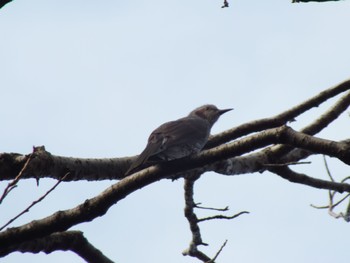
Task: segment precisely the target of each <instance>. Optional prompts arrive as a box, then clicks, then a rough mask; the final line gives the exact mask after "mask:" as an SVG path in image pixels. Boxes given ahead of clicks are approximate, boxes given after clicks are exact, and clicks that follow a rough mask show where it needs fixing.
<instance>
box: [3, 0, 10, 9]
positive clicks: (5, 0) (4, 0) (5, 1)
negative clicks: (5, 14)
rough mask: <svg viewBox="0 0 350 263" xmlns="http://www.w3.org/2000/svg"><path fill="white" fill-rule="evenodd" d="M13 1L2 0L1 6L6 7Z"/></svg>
mask: <svg viewBox="0 0 350 263" xmlns="http://www.w3.org/2000/svg"><path fill="white" fill-rule="evenodd" d="M10 2H12V0H1V1H0V8H2V7H4V6H5V5H6V4H8V3H10Z"/></svg>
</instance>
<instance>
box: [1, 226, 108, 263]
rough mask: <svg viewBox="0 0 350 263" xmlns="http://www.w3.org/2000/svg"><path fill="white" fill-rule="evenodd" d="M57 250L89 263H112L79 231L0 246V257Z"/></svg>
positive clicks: (47, 252)
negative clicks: (71, 253) (16, 252)
mask: <svg viewBox="0 0 350 263" xmlns="http://www.w3.org/2000/svg"><path fill="white" fill-rule="evenodd" d="M57 250H64V251H67V250H70V251H72V252H74V253H76V254H77V255H79V256H80V257H82V258H83V259H84V260H85V261H86V262H89V263H113V261H112V260H110V259H109V258H107V257H106V256H105V255H103V254H102V252H101V251H100V250H98V249H97V248H95V247H94V246H93V245H92V244H91V243H89V241H88V240H87V239H86V238H85V237H84V235H83V233H82V232H80V231H67V232H60V233H53V234H51V235H49V236H46V237H43V238H38V239H34V240H31V241H27V242H23V243H17V244H14V245H13V246H10V247H4V246H0V256H1V257H4V256H6V255H8V254H9V253H11V252H15V251H19V252H22V253H25V252H30V253H39V252H45V253H46V254H49V253H52V252H54V251H57Z"/></svg>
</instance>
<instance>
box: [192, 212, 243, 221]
mask: <svg viewBox="0 0 350 263" xmlns="http://www.w3.org/2000/svg"><path fill="white" fill-rule="evenodd" d="M243 214H249V212H248V211H242V212H239V213H238V214H235V215H233V216H224V215H216V216H209V217H204V218H200V219H198V222H204V221H208V220H213V219H234V218H236V217H238V216H240V215H243Z"/></svg>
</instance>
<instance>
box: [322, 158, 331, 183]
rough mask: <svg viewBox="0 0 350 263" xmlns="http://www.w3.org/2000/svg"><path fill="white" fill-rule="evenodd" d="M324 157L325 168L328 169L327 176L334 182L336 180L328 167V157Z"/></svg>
mask: <svg viewBox="0 0 350 263" xmlns="http://www.w3.org/2000/svg"><path fill="white" fill-rule="evenodd" d="M322 156H323V163H324V166H325V168H326V171H327V174H328V176H329V178H330V179H331V181H332V182H334V178H333V176H332V174H331V171H330V170H329V167H328V162H327V159H326V156H325V155H322Z"/></svg>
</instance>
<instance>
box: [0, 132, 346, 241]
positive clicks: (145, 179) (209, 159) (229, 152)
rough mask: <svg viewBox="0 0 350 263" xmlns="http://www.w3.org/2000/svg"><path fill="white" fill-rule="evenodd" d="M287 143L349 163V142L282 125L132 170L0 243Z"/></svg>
mask: <svg viewBox="0 0 350 263" xmlns="http://www.w3.org/2000/svg"><path fill="white" fill-rule="evenodd" d="M278 143H286V144H290V145H294V146H295V147H299V148H304V149H306V150H309V151H313V152H316V153H321V154H326V155H328V156H333V157H337V158H338V159H340V160H342V161H343V162H344V163H347V164H349V163H350V145H349V144H346V143H341V142H334V141H329V140H324V139H319V138H315V137H312V136H309V135H306V134H302V133H298V132H296V131H294V130H293V129H291V128H289V127H287V126H282V127H279V128H276V129H270V130H267V131H263V132H261V133H259V134H255V135H252V136H248V137H245V138H243V139H241V140H238V141H235V142H232V143H230V144H227V145H222V146H219V147H216V148H214V149H211V150H207V151H203V152H201V153H200V154H197V155H193V156H189V157H186V158H183V159H178V160H174V161H170V162H165V163H161V164H159V165H156V166H152V167H149V168H147V169H144V170H142V171H140V172H138V173H135V174H133V175H131V176H128V177H127V178H124V179H122V180H121V181H120V182H118V183H116V184H114V185H112V186H111V187H109V188H107V189H106V190H105V191H104V192H102V193H101V194H100V195H98V196H96V197H94V198H91V199H88V200H86V201H85V202H84V203H83V204H81V205H79V206H77V207H76V208H73V209H69V210H66V211H60V212H57V213H55V214H53V215H52V216H49V217H47V218H44V219H42V220H37V221H33V222H31V223H29V224H26V225H23V226H21V227H18V228H11V229H8V230H6V231H4V232H2V233H0V243H1V244H8V245H12V244H14V243H18V242H24V241H27V240H30V239H33V238H40V237H43V236H46V235H49V234H51V233H54V232H58V231H64V230H67V229H69V228H70V227H72V226H73V225H76V224H79V223H82V222H87V221H91V220H93V219H94V218H96V217H98V216H102V215H104V214H105V213H106V212H107V210H108V209H109V208H110V207H111V206H112V205H113V204H115V203H117V202H118V201H120V200H122V199H123V198H125V197H126V196H127V195H128V194H130V193H132V192H134V191H136V190H138V189H140V188H142V187H144V186H146V185H148V184H150V183H153V182H155V181H158V180H160V179H163V178H166V177H168V176H170V175H172V174H174V173H179V172H183V171H186V170H189V169H194V168H199V167H203V166H205V165H206V164H210V163H214V162H217V161H220V160H223V159H227V158H231V157H234V156H237V155H240V154H242V153H246V152H249V151H252V150H255V149H258V148H261V147H265V146H267V145H270V144H278ZM331 189H333V190H335V191H338V192H344V191H346V192H350V185H349V184H345V183H344V184H341V185H336V187H334V185H332V188H331Z"/></svg>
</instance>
